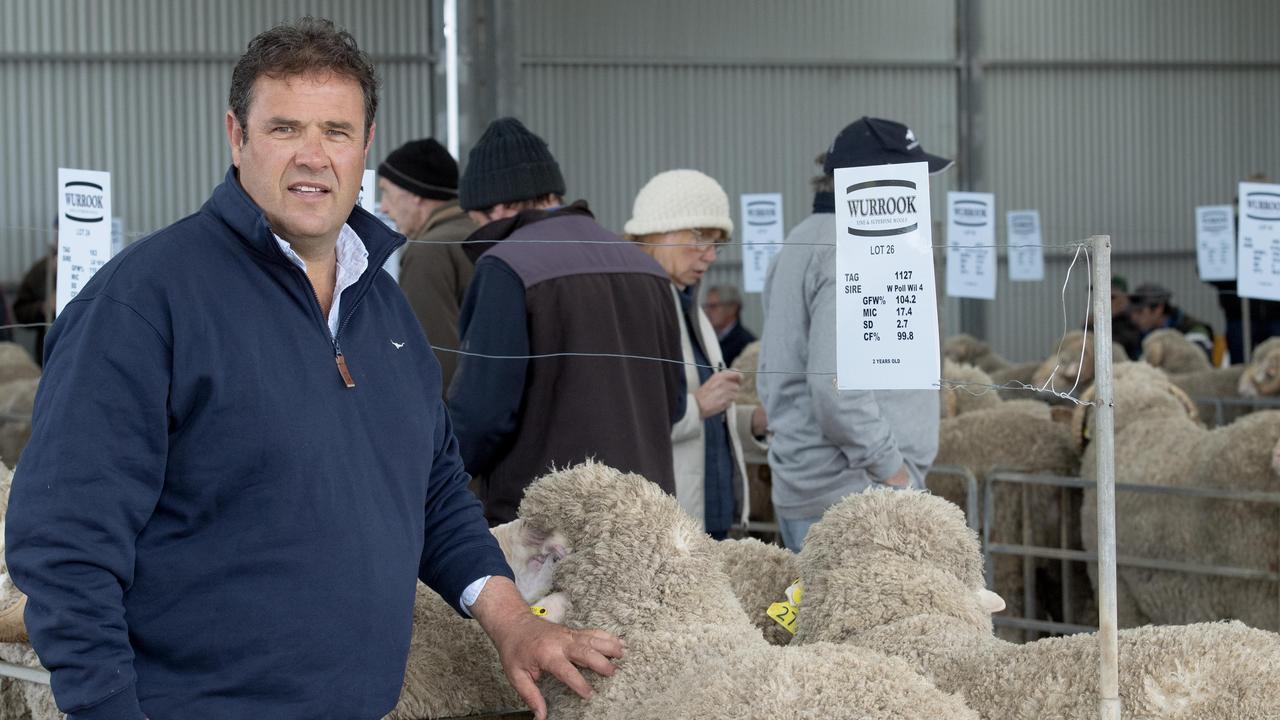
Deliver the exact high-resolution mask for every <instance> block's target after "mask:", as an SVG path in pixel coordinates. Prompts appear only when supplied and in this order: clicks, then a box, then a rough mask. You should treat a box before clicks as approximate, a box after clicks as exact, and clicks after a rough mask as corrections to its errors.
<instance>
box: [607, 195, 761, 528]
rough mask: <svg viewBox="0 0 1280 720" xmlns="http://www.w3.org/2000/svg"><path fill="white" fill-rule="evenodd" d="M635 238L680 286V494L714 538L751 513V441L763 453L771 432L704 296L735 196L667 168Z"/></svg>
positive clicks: (631, 232) (638, 206)
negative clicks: (724, 347)
mask: <svg viewBox="0 0 1280 720" xmlns="http://www.w3.org/2000/svg"><path fill="white" fill-rule="evenodd" d="M623 232H624V233H625V235H626V237H627V239H629V240H631V241H633V242H635V243H637V244H638V245H639V246H640V249H641V250H643V251H644V252H645V253H647V254H648V255H650V256H651V257H653V259H654V260H656V261H657V262H658V264H659V265H660V266H662V269H663V270H666V272H667V275H668V277H669V278H670V280H671V283H672V284H673V285H674V286H675V287H676V288H677V290H678V291H679V292H678V293H677V297H678V299H679V306H678V307H677V310H678V312H679V315H680V317H681V318H682V320H681V323H680V324H681V336H682V340H683V342H682V349H683V352H684V358H683V359H684V363H685V386H686V388H687V389H688V393H689V396H688V398H687V400H686V402H685V413H684V415H683V416H682V417H681V418H680V420H678V421H677V422H676V423H675V425H674V426H673V427H672V430H671V442H672V456H673V462H674V472H675V477H676V500H678V501H679V502H680V506H681V507H682V508H684V510H685V511H686V512H688V513H689V514H690V515H692V516H693V517H695V518H697V519H698V520H699V521H700V522H702V523H703V526H704V528H705V530H706V531H707V533H708V534H710V535H711V536H712V537H713V538H716V539H723V538H725V537H726V536H727V535H728V533H729V530H730V528H731V527H732V526H733V525H735V524H738V523H740V522H745V521H746V513H745V509H746V508H747V507H748V506H749V503H748V499H747V473H746V465H745V464H744V462H743V447H744V445H747V446H748V447H750V448H751V449H753V450H755V451H756V454H757V455H759V454H761V453H763V452H764V451H765V447H764V445H763V444H762V443H761V441H760V440H758V439H757V438H762V437H764V436H765V434H766V429H767V428H766V425H767V422H766V418H765V415H764V410H762V409H761V408H759V407H758V406H755V405H741V406H740V405H738V404H736V403H735V402H734V401H735V399H736V398H737V395H738V389H739V388H740V387H741V385H742V379H743V377H742V373H739V372H737V371H736V370H717V369H716V368H723V367H724V357H723V354H722V353H721V350H720V342H719V339H718V338H717V337H716V332H715V328H714V327H712V325H711V321H710V319H708V318H707V315H706V313H705V312H704V311H703V310H702V308H700V307H699V306H698V303H697V299H696V298H697V285H698V282H699V281H700V280H701V279H702V277H703V275H704V274H705V273H706V271H707V270H708V269H709V268H710V267H711V264H712V263H714V262H715V260H716V247H717V246H718V245H720V244H722V243H724V242H727V241H728V239H729V236H730V235H731V234H732V233H733V220H732V219H731V218H730V217H729V196H728V195H726V194H725V192H724V188H722V187H720V183H718V182H716V181H715V180H714V179H712V178H710V177H708V176H707V175H705V174H703V173H700V172H698V171H697V170H668V171H666V172H663V173H659V174H657V175H656V176H654V177H653V179H651V180H650V181H649V182H648V183H646V184H645V186H644V187H643V188H641V189H640V192H639V193H637V194H636V199H635V204H634V206H633V208H632V212H631V219H630V220H628V221H627V223H626V225H625V226H624V227H623Z"/></svg>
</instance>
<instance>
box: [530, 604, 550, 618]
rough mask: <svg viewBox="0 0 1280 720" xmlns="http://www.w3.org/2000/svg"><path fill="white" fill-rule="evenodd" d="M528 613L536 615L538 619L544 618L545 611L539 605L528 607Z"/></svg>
mask: <svg viewBox="0 0 1280 720" xmlns="http://www.w3.org/2000/svg"><path fill="white" fill-rule="evenodd" d="M529 612H531V613H533V614H534V615H537V616H538V617H545V616H546V614H547V609H546V608H544V607H542V606H541V605H530V606H529Z"/></svg>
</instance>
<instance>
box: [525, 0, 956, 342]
mask: <svg viewBox="0 0 1280 720" xmlns="http://www.w3.org/2000/svg"><path fill="white" fill-rule="evenodd" d="M516 7H517V9H518V11H519V12H520V17H519V22H517V23H515V25H516V26H517V27H519V28H520V32H519V36H518V37H517V38H515V43H516V45H517V47H518V48H519V51H518V54H519V66H520V68H521V73H522V78H521V80H522V83H523V92H522V97H523V99H524V111H523V113H522V114H523V115H524V119H525V120H526V122H527V123H528V125H529V126H530V128H531V129H533V130H534V131H535V132H537V133H539V134H541V135H542V136H543V137H544V138H546V139H547V141H548V143H549V144H550V145H551V149H552V152H553V153H555V154H556V157H557V158H558V159H559V161H560V163H561V165H562V166H563V169H564V173H565V178H566V182H567V183H568V186H569V195H571V196H573V197H585V198H587V199H589V200H590V201H591V203H592V205H593V207H594V208H595V209H596V212H597V217H598V218H599V219H600V220H601V221H602V222H603V223H604V224H605V225H606V226H608V227H610V228H613V229H615V230H621V227H622V225H623V223H625V222H626V220H627V218H628V217H629V216H630V212H631V201H632V199H633V198H634V197H635V194H636V192H637V191H638V190H639V189H640V187H641V186H642V185H643V184H644V183H645V182H646V181H647V180H648V179H649V178H650V177H652V176H653V175H655V174H657V173H659V172H661V171H663V170H669V169H672V168H678V167H692V168H696V169H698V170H702V171H703V172H706V173H707V174H709V175H711V176H712V177H714V178H716V179H717V180H719V181H720V183H721V184H722V185H723V186H724V188H725V190H726V191H727V192H728V193H729V196H730V199H731V203H732V205H733V213H734V222H735V223H737V222H739V218H738V209H737V207H738V195H739V194H741V193H751V192H781V193H782V194H783V205H784V215H785V221H786V227H787V228H790V227H791V226H792V225H795V224H796V223H798V222H799V221H800V220H802V219H804V217H805V216H807V215H808V214H809V211H810V207H811V203H812V197H813V196H812V192H811V191H810V189H809V180H810V178H811V177H813V176H814V175H815V174H817V173H818V168H817V166H816V165H814V164H813V158H814V157H815V156H816V155H817V154H818V153H819V152H821V151H823V150H825V149H826V147H827V145H828V144H829V143H830V142H831V138H832V137H834V136H835V133H836V132H837V131H838V130H839V129H840V128H841V127H843V126H844V125H845V124H847V123H848V122H850V121H852V120H854V119H856V118H858V117H861V116H862V115H879V116H885V117H894V118H901V119H903V120H905V121H907V122H909V123H910V124H911V125H912V127H913V128H914V129H915V131H916V133H917V135H918V136H919V137H920V138H922V140H923V142H924V144H925V146H926V147H927V148H929V149H930V150H931V151H934V152H938V153H941V154H944V155H951V154H953V153H954V152H955V151H956V146H957V128H956V105H955V77H956V71H955V55H956V51H955V32H954V12H953V11H954V2H953V1H952V0H929V1H928V2H910V3H886V2H881V1H880V0H792V1H789V2H786V3H780V2H775V1H773V0H698V1H696V2H688V1H685V2H680V1H678V0H661V1H658V2H648V3H622V2H591V1H589V0H543V1H541V2H538V3H536V4H533V3H525V4H521V5H518V6H516ZM936 180H937V183H936V187H937V190H935V193H934V197H935V203H934V208H935V209H934V212H935V213H936V214H938V216H940V214H941V212H942V209H943V200H944V199H945V190H947V189H954V187H953V183H954V177H951V176H942V177H940V178H936ZM741 268H742V261H741V253H740V250H739V249H738V248H737V247H729V248H727V249H726V250H725V251H724V252H722V253H721V254H720V256H719V259H718V260H717V262H716V265H714V266H713V267H712V270H711V272H710V273H709V275H708V278H707V279H706V280H704V283H703V284H704V285H707V286H709V285H714V284H721V283H728V284H738V285H740V284H741V277H742V273H741ZM746 299H747V303H746V305H747V307H746V308H745V313H744V315H745V317H744V320H745V322H746V324H747V325H748V326H749V327H752V328H754V329H756V330H759V328H760V325H761V322H760V321H761V316H760V306H759V296H756V295H749V296H746Z"/></svg>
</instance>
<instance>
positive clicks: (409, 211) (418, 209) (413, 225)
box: [378, 177, 428, 235]
mask: <svg viewBox="0 0 1280 720" xmlns="http://www.w3.org/2000/svg"><path fill="white" fill-rule="evenodd" d="M378 190H379V192H380V193H381V194H382V200H381V202H380V205H381V207H382V212H384V213H386V214H387V217H389V218H391V220H392V221H394V222H395V224H396V229H397V230H399V231H400V232H401V233H403V234H405V235H413V234H415V233H417V232H418V230H419V229H420V228H421V227H422V226H423V225H424V224H425V223H426V221H427V215H428V212H427V210H426V205H425V204H424V203H423V202H422V198H420V197H418V196H417V195H414V194H413V193H411V192H409V191H408V190H405V189H404V188H402V187H400V186H399V185H397V184H395V183H393V182H391V181H390V180H388V179H386V178H383V177H380V178H378Z"/></svg>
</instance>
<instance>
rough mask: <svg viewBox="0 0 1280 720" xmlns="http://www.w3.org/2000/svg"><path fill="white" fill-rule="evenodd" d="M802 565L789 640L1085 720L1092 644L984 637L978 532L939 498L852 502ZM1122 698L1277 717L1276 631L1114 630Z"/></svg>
mask: <svg viewBox="0 0 1280 720" xmlns="http://www.w3.org/2000/svg"><path fill="white" fill-rule="evenodd" d="M800 561H801V574H802V577H803V580H804V583H805V594H804V601H803V603H802V604H801V610H800V631H799V633H798V634H797V636H796V641H795V642H796V644H799V645H801V646H804V645H805V644H806V643H810V642H817V641H832V642H844V643H849V644H854V645H860V646H863V647H867V648H870V649H873V650H877V651H880V652H884V653H887V654H890V655H893V656H895V657H901V658H903V659H905V660H907V661H908V662H909V663H911V664H912V666H913V667H914V668H915V669H916V670H917V671H919V672H921V673H923V674H924V675H925V676H926V677H929V678H930V679H932V680H933V681H934V682H935V683H936V684H937V685H938V687H939V688H940V689H942V690H946V691H951V692H957V693H959V694H961V695H963V696H964V697H965V699H966V701H967V702H968V704H969V706H970V707H972V708H973V709H974V710H976V711H977V712H978V713H979V714H980V715H981V716H982V717H984V718H993V719H994V718H998V719H1000V720H1022V719H1024V718H1025V719H1026V720H1033V719H1036V720H1038V719H1039V718H1065V719H1067V720H1076V719H1078V720H1092V718H1096V717H1097V712H1098V644H1097V637H1096V636H1095V635H1092V634H1090V635H1074V636H1069V637H1058V638H1051V639H1046V640H1040V641H1037V642H1033V643H1028V644H1025V645H1017V644H1013V643H1008V642H1005V641H1003V640H999V639H997V638H995V637H993V636H992V634H991V620H990V616H989V614H988V613H989V612H990V611H991V610H992V609H994V607H996V605H994V604H992V602H991V600H992V599H993V597H994V596H992V595H991V594H990V593H986V592H985V591H984V590H983V585H982V569H981V568H982V558H981V555H980V552H979V546H978V540H977V537H976V536H975V535H974V533H973V532H972V531H971V530H970V529H969V528H968V526H966V525H965V522H964V518H963V516H962V515H961V514H960V512H959V511H958V510H957V509H956V508H955V506H953V505H951V504H949V503H947V502H945V501H943V500H941V499H940V498H936V497H933V496H930V495H927V494H923V493H918V492H891V491H871V492H867V493H864V494H861V495H854V496H850V497H849V498H846V499H845V500H843V501H841V502H840V503H839V504H837V505H836V506H834V507H833V508H831V509H830V510H828V512H827V514H826V516H825V517H824V518H823V519H822V521H821V522H820V523H818V524H817V525H815V526H814V528H813V530H812V531H810V533H809V537H808V540H807V541H806V543H805V547H804V550H803V551H802V552H801V554H800ZM995 602H996V603H998V599H995ZM793 647H794V646H793ZM1120 700H1121V704H1122V706H1123V711H1124V713H1125V716H1126V717H1130V718H1166V719H1168V720H1204V719H1206V718H1222V719H1224V720H1225V719H1227V718H1231V719H1232V720H1254V719H1257V720H1262V719H1263V718H1275V717H1280V636H1278V635H1276V634H1275V633H1271V632H1267V631H1263V630H1256V629H1252V628H1248V627H1245V626H1244V625H1243V624H1241V623H1238V622H1237V623H1206V624H1200V625H1188V626H1179V627H1145V628H1141V629H1137V630H1126V631H1123V632H1121V633H1120Z"/></svg>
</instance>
